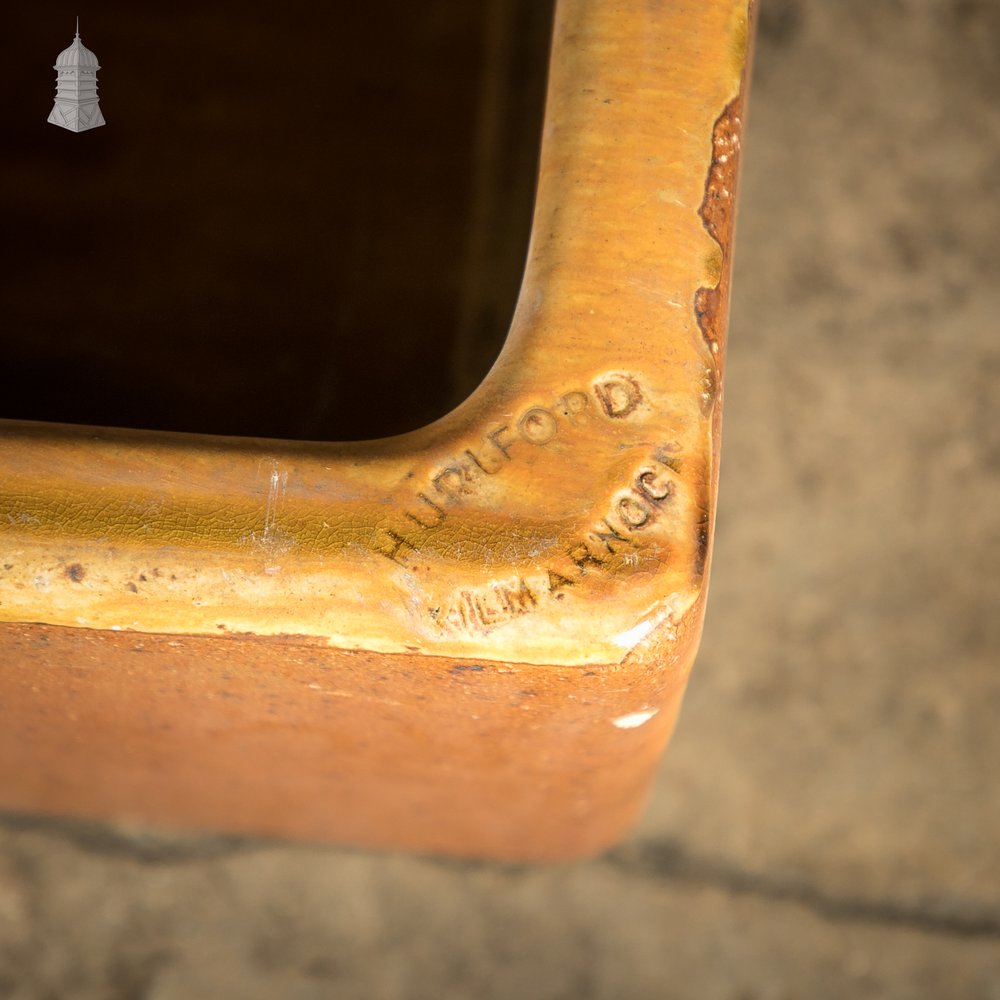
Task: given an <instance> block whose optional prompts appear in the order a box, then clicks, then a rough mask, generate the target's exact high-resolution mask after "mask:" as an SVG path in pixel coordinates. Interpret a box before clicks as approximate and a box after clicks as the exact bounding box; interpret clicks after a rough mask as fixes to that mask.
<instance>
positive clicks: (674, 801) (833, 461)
mask: <svg viewBox="0 0 1000 1000" xmlns="http://www.w3.org/2000/svg"><path fill="white" fill-rule="evenodd" d="M762 6H763V20H762V24H761V32H760V39H759V46H758V58H757V64H756V77H755V83H754V92H753V98H752V104H751V118H750V134H749V139H748V142H747V148H746V158H745V174H744V187H743V205H742V217H741V223H740V232H739V238H738V254H739V258H738V266H737V271H738V273H737V280H736V291H735V301H734V304H733V316H732V328H731V341H730V353H729V369H728V375H727V378H728V382H727V414H726V445H725V453H724V463H723V482H722V491H721V500H720V503H721V506H720V512H719V519H718V535H717V545H716V553H715V566H714V578H713V592H712V599H711V602H710V607H709V619H708V624H707V629H706V635H705V640H704V645H703V649H702V653H701V656H700V659H699V662H698V665H697V667H696V669H695V673H694V676H693V679H692V682H691V687H690V691H689V696H688V699H687V703H686V705H685V709H684V712H683V714H682V717H681V723H680V727H679V730H678V732H677V735H676V737H675V740H674V742H673V744H672V747H671V749H670V750H669V752H668V754H667V756H666V757H665V759H664V761H663V765H662V769H661V771H660V774H659V779H658V782H657V786H656V788H655V790H654V794H653V796H652V801H651V804H650V807H649V810H648V812H647V814H646V817H645V819H644V820H643V821H642V823H641V824H640V826H639V828H638V829H637V830H636V831H635V833H634V834H633V835H632V836H631V837H630V838H629V839H628V840H627V841H626V842H625V843H624V844H622V845H621V846H620V847H619V848H617V849H616V850H614V851H612V852H611V853H609V854H608V855H606V856H605V857H602V858H599V859H597V860H594V861H591V862H588V863H582V864H574V865H567V866H557V867H543V868H511V867H505V866H497V865H490V864H459V863H447V862H439V861H434V860H426V859H413V858H403V857H386V856H377V855H369V854H365V853H362V852H356V851H341V850H332V849H320V848H307V847H299V846H285V845H274V844H260V843H246V842H232V841H228V840H225V839H212V838H190V837H170V836H152V835H148V834H137V833H130V832H128V831H121V830H113V829H105V828H98V827H93V826H83V825H73V824H60V823H54V822H51V821H40V820H32V819H28V818H24V817H20V818H18V817H8V818H6V819H4V820H3V821H0V997H4V998H16V1000H43V998H44V1000H49V998H63V997H74V998H76V997H79V998H85V1000H98V998H115V1000H118V998H121V1000H125V998H144V1000H200V998H206V1000H207V998H221V997H225V998H229V997H233V998H239V1000H255V998H261V1000H265V998H266V1000H274V998H278V997H280V998H289V1000H292V998H295V1000H299V998H301V1000H312V998H321V997H322V998H325V997H338V998H340V997H343V998H353V997H357V998H366V1000H371V998H385V1000H402V998H414V1000H416V998H420V1000H423V998H434V1000H445V998H459V997H462V998H464V997H477V998H479V997H482V998H508V997H509V998H513V997H518V998H521V997H530V998H553V1000H554V998H567V1000H584V998H616V1000H632V998H635V1000H641V998H654V997H656V998H659V997H664V998H696V1000H714V998H719V1000H765V998H767V1000H779V998H781V1000H786V998H787V1000H791V998H809V1000H819V998H826V997H830V998H844V997H852V998H853V997H859V998H863V997H873V998H874V997H878V998H880V1000H888V998H942V997H947V998H951V1000H957V998H966V997H967V998H984V1000H987V998H991V1000H1000V780H998V771H1000V726H998V725H997V719H998V716H1000V613H998V611H997V608H998V606H1000V407H998V399H1000V393H998V391H997V383H998V379H1000V339H998V337H997V332H998V329H997V326H998V324H997V316H998V315H1000V253H998V246H997V238H996V222H997V208H998V198H997V195H996V187H997V177H998V176H1000V100H998V96H1000V60H998V59H997V55H996V53H997V48H998V43H1000V6H998V5H997V4H996V3H995V2H992V0H982V2H976V0H896V2H893V3H881V4H871V3H868V2H867V0H843V2H841V3H838V4H829V3H820V2H818V0H808V2H807V0H763V3H762Z"/></svg>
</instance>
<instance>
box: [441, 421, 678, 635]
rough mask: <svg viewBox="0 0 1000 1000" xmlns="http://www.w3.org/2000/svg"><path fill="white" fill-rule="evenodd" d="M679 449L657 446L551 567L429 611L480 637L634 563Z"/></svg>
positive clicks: (665, 495)
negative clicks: (588, 581)
mask: <svg viewBox="0 0 1000 1000" xmlns="http://www.w3.org/2000/svg"><path fill="white" fill-rule="evenodd" d="M680 468H681V456H680V445H679V444H678V443H677V442H675V441H672V442H669V443H667V444H665V445H663V446H662V447H660V448H658V449H657V450H656V452H655V454H654V455H653V457H652V458H651V460H650V461H649V462H646V463H644V464H643V465H642V466H640V467H639V468H637V469H636V470H635V472H634V474H633V475H632V477H631V480H630V482H629V484H628V486H626V487H625V488H623V489H621V490H619V491H617V492H616V493H615V494H613V496H612V498H611V502H610V504H609V507H608V510H607V511H606V512H605V513H604V516H603V517H601V518H600V519H599V520H597V521H595V522H594V523H593V524H592V525H591V526H590V528H589V529H588V530H586V531H584V532H582V533H581V535H580V537H579V538H578V539H577V541H575V542H574V543H573V544H571V545H570V546H568V547H567V548H566V549H565V551H564V552H562V553H560V554H559V555H558V556H557V557H556V558H554V559H553V560H552V562H551V564H550V565H547V566H542V567H540V568H539V569H538V570H536V571H535V572H533V573H528V574H525V575H523V576H513V577H510V578H508V579H505V580H500V581H490V582H489V583H487V584H485V585H484V586H481V587H478V588H477V587H468V588H463V589H461V590H457V591H455V592H454V593H452V594H450V595H449V596H448V598H447V599H446V600H445V601H443V602H442V603H441V604H440V605H439V606H437V607H432V608H430V609H429V613H430V617H431V620H432V621H434V622H435V624H436V625H437V626H438V627H439V628H440V629H442V631H447V630H452V631H463V632H472V633H485V632H489V631H491V630H492V629H494V628H496V627H498V626H500V625H504V624H506V623H507V622H509V621H512V620H513V619H515V618H520V617H521V616H522V615H525V614H528V613H530V612H532V611H534V610H535V609H536V608H538V607H540V606H541V605H543V604H544V603H546V602H548V601H550V600H562V599H563V598H564V597H565V596H566V594H567V593H569V592H570V591H569V588H571V587H576V586H577V585H579V584H581V583H582V582H584V581H585V578H586V577H588V576H592V575H595V574H606V573H610V572H617V571H620V569H621V568H624V567H627V566H634V565H637V564H638V562H639V552H640V550H642V549H643V548H646V547H647V546H648V542H647V541H646V540H645V539H644V538H643V533H644V532H646V531H647V530H648V529H650V528H652V527H653V526H654V525H655V524H656V523H657V521H658V520H659V519H660V517H661V515H662V514H664V512H665V511H666V510H667V509H668V508H669V505H670V504H671V503H672V501H673V500H674V498H675V497H676V494H677V489H678V482H679V477H678V473H679V471H680Z"/></svg>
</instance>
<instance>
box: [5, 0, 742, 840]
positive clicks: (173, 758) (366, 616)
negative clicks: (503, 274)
mask: <svg viewBox="0 0 1000 1000" xmlns="http://www.w3.org/2000/svg"><path fill="white" fill-rule="evenodd" d="M749 23H750V11H749V10H748V7H747V3H746V0H738V2H737V0H713V2H705V0H697V2H695V0H676V2H671V3H663V4H643V5H623V4H620V3H615V2H610V0H564V2H562V3H560V4H559V6H558V8H557V15H556V25H555V29H554V35H553V50H552V59H551V66H550V80H549V91H548V99H547V105H546V117H545V131H544V137H543V144H542V156H541V168H540V178H539V188H538V195H537V203H536V210H535V218H534V223H533V227H532V237H531V244H530V247H529V253H528V264H527V270H526V274H525V279H524V283H523V287H522V291H521V296H520V299H519V303H518V307H517V311H516V314H515V317H514V320H513V323H512V326H511V330H510V334H509V337H508V340H507V343H506V346H505V347H504V350H503V352H502V354H501V356H500V358H499V360H498V361H497V363H496V365H495V366H494V368H493V370H492V371H491V373H490V375H489V376H488V378H487V379H486V381H485V382H484V384H483V385H482V386H481V387H480V388H479V389H478V390H477V391H476V392H475V393H474V394H473V395H472V396H471V397H470V398H469V399H468V400H467V401H466V402H465V403H464V404H463V405H462V406H460V407H459V408H458V409H456V410H455V411H453V412H452V413H450V414H449V415H448V416H446V417H445V418H443V419H441V420H439V421H437V422H436V423H434V424H432V425H430V426H429V427H426V428H423V429H422V430H419V431H415V432H413V433H410V434H406V435H402V436H399V437H395V438H388V439H384V440H379V441H373V442H362V443H352V444H330V445H326V444H316V443H294V442H287V441H272V440H250V439H232V438H209V437H199V436H194V435H178V434H167V433H154V432H142V431H129V430H106V429H95V428H84V427H74V426H57V425H46V424H37V423H15V422H6V423H4V424H2V425H0V427H2V441H0V471H2V481H0V716H2V718H0V807H3V808H7V809H17V810H33V811H44V812H52V813H60V814H75V815H85V816H96V817H104V818H112V819H125V820H137V821H142V822H152V823H156V824H161V825H168V826H169V825H182V826H186V827H194V828H211V829H220V830H231V831H244V832H255V833H267V834H274V835H280V836H298V837H306V838H313V839H323V840H334V841H342V842H349V843H356V844H377V845H380V846H387V847H403V848H408V849H417V850H427V851H438V852H444V853H458V854H469V855H491V856H499V857H510V858H553V857H564V856H572V855H577V854H581V853H586V852H590V851H594V850H597V849H599V848H600V847H602V846H603V845H605V844H607V843H609V842H610V841H611V840H613V839H614V837H616V836H617V835H619V834H620V833H621V832H622V830H623V829H624V828H625V827H626V825H627V824H628V822H629V821H631V819H632V818H634V816H635V814H636V812H637V811H638V809H639V808H640V807H641V804H642V800H643V796H644V793H645V789H646V787H647V784H648V781H649V777H650V774H651V770H652V767H653V766H654V763H655V761H656V758H657V756H658V754H659V753H660V751H661V750H662V748H663V745H664V744H665V742H666V740H667V739H668V737H669V734H670V730H671V727H672V724H673V720H674V717H675V715H676V711H677V708H678V705H679V700H680V697H681V695H682V692H683V688H684V684H685V681H686V678H687V674H688V671H689V668H690V665H691V662H692V660H693V657H694V654H695V650H696V647H697V643H698V637H699V633H700V629H701V620H702V614H703V610H704V598H705V593H706V585H707V571H708V561H709V554H710V548H711V533H712V523H713V516H714V506H715V490H716V482H717V468H718V434H719V420H720V412H721V387H722V361H723V350H724V339H725V338H724V333H725V322H726V312H727V304H728V281H729V274H730V263H731V261H730V255H731V244H732V221H733V210H734V198H735V188H736V179H737V167H738V157H739V145H740V134H741V127H742V123H741V113H742V97H743V87H744V83H745V77H746V61H747V56H748V38H749V35H750V31H749Z"/></svg>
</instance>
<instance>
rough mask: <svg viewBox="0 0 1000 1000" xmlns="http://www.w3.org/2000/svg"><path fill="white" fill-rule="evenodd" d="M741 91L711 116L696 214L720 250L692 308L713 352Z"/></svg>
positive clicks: (724, 302) (719, 332)
mask: <svg viewBox="0 0 1000 1000" xmlns="http://www.w3.org/2000/svg"><path fill="white" fill-rule="evenodd" d="M742 110H743V93H742V88H741V91H740V94H738V95H737V96H736V97H734V98H733V99H732V100H731V101H730V102H729V103H728V104H727V105H726V107H725V109H724V110H723V112H722V114H721V115H719V117H718V118H717V119H716V120H715V126H714V128H713V129H712V164H711V166H710V167H709V170H708V179H707V180H706V182H705V200H704V201H703V202H702V203H701V208H700V209H699V213H698V214H699V215H701V218H702V221H703V222H704V224H705V229H706V230H707V231H708V233H709V235H710V236H711V237H712V239H714V240H715V242H716V243H718V244H719V249H720V250H721V251H722V262H721V267H720V277H719V283H718V284H717V285H716V286H715V287H714V288H711V287H704V286H703V287H702V288H699V289H698V291H697V292H696V293H695V297H694V310H695V314H696V315H697V317H698V326H699V327H700V328H701V332H702V334H704V337H705V341H706V343H707V344H708V346H709V348H710V349H711V351H712V353H713V354H716V353H718V351H719V345H720V343H721V341H722V339H723V337H724V335H725V322H726V315H727V313H728V311H729V276H730V271H731V267H730V264H731V260H730V256H731V247H732V240H733V222H734V216H735V206H736V184H737V180H738V178H739V162H740V137H741V135H742V132H743V121H742V117H741V114H742Z"/></svg>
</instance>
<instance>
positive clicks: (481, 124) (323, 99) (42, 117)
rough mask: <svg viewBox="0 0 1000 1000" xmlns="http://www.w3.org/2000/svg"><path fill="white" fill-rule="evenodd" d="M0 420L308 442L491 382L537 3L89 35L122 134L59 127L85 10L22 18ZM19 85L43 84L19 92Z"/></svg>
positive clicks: (178, 21)
mask: <svg viewBox="0 0 1000 1000" xmlns="http://www.w3.org/2000/svg"><path fill="white" fill-rule="evenodd" d="M12 16H13V18H14V20H15V22H16V23H15V24H13V25H10V24H9V25H8V26H7V28H6V29H5V30H6V31H7V32H13V35H12V36H11V37H19V38H20V39H21V44H20V45H19V47H18V49H17V51H16V52H13V53H12V60H13V61H12V63H11V65H9V66H8V73H9V74H10V75H12V76H13V77H14V78H15V79H16V80H18V81H24V82H25V85H24V86H23V87H20V88H19V91H18V92H30V93H32V94H33V95H35V100H34V103H33V104H32V103H31V102H23V103H24V105H25V106H24V107H18V109H17V116H16V118H15V120H14V121H8V122H7V124H6V126H5V134H4V136H3V139H2V142H3V148H4V157H3V161H2V166H0V171H2V174H3V175H4V177H5V180H4V183H2V184H0V216H2V218H3V219H4V225H3V230H2V232H3V235H2V242H3V255H4V266H3V268H2V273H0V284H2V301H3V302H4V310H5V312H6V316H5V317H4V321H3V328H4V331H5V332H4V333H3V335H2V336H3V353H4V370H5V374H6V378H5V379H4V381H5V384H6V390H5V393H4V396H3V403H2V404H0V417H5V418H20V419H31V420H50V421H59V422H71V423H85V424H97V425H108V426H129V427H142V428H152V429H164V430H178V431H197V432H203V433H216V434H239V435H253V436H266V437H284V438H303V439H319V440H324V439H325V440H335V439H358V438H370V437H379V436H382V435H385V434H390V433H396V432H399V431H404V430H410V429H413V428H415V427H417V426H420V425H421V424H423V423H426V422H427V421H429V420H432V419H434V418H435V417H437V416H440V415H441V414H443V413H444V412H446V411H447V410H448V409H450V408H451V407H452V406H453V405H455V404H456V403H457V402H459V401H460V400H461V399H462V398H463V397H464V396H465V395H466V394H467V393H468V391H469V390H470V389H471V388H472V387H473V386H474V385H475V384H476V383H477V382H478V381H479V380H480V379H481V377H482V376H483V375H484V374H485V372H486V370H487V369H488V367H489V365H490V363H491V362H492V360H493V358H494V357H495V355H496V352H497V351H498V349H499V346H500V343H501V342H502V338H503V335H504V332H505V329H506V326H507V324H508V322H509V319H510V315H511V312H512V310H513V305H514V300H515V298H516V294H517V287H518V283H519V280H520V274H521V268H522V265H523V260H524V255H525V251H526V247H527V238H528V230H529V223H530V213H531V200H532V195H533V188H534V180H535V171H536V166H537V150H538V140H539V136H540V131H541V115H542V104H543V96H544V81H545V67H546V61H547V56H548V42H549V33H550V27H551V16H552V4H551V3H550V2H549V0H544V2H540V0H487V2H483V3H469V2H468V0H422V2H421V3H417V4H414V3H403V2H396V3H390V4H366V5H358V6H357V7H356V8H348V7H344V6H342V5H318V4H303V3H296V2H294V0H293V2H291V3H285V4H282V5H280V6H279V7H274V6H268V7H266V8H264V7H260V8H259V9H258V8H255V7H253V6H251V7H250V8H249V9H248V7H247V5H245V4H236V3H230V4H218V3H214V4H208V5H202V4H195V3H191V2H187V3H177V4H171V5H167V6H163V7H159V8H157V7H153V6H148V5H140V6H138V7H137V6H136V5H130V4H125V3H117V4H115V3H112V4H105V5H102V7H101V8H100V10H99V11H97V12H95V13H94V15H93V16H92V17H88V16H87V15H86V13H84V16H83V18H82V20H81V25H80V34H81V37H82V40H83V43H84V44H85V45H86V46H87V47H88V48H90V49H92V50H93V51H94V52H95V53H96V54H97V56H98V58H99V60H100V62H101V67H102V69H101V71H100V73H99V76H98V82H99V86H100V96H101V108H102V110H103V112H104V115H105V118H106V120H107V122H108V124H107V125H106V126H105V127H103V128H99V129H95V130H93V131H90V132H85V133H81V134H73V133H70V132H68V131H66V130H64V129H60V128H56V127H55V126H52V125H49V124H47V123H46V116H47V114H48V112H49V110H50V108H51V101H52V95H53V94H54V84H55V73H54V71H53V70H52V68H51V67H52V64H53V63H54V62H55V57H56V55H57V54H58V52H59V51H60V50H61V49H63V48H65V47H66V46H68V45H69V43H70V41H71V40H72V37H73V21H72V18H70V19H63V18H56V17H55V16H53V15H52V14H48V15H45V17H44V18H43V17H40V16H38V15H37V13H35V12H32V11H31V10H30V9H28V8H24V7H22V8H21V9H19V10H17V11H16V12H12ZM29 84H30V87H29Z"/></svg>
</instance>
